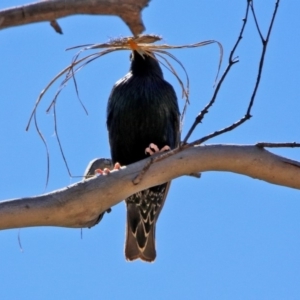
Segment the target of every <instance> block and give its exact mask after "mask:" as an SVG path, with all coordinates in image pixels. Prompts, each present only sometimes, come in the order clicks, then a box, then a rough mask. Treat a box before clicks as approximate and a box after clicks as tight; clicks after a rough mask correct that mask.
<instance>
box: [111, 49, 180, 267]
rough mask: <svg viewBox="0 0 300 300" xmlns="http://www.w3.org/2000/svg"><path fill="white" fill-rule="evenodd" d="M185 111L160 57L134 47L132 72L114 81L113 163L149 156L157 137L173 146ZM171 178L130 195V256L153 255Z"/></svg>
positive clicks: (160, 142) (162, 143)
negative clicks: (180, 118) (146, 150)
mask: <svg viewBox="0 0 300 300" xmlns="http://www.w3.org/2000/svg"><path fill="white" fill-rule="evenodd" d="M179 117H180V114H179V109H178V103H177V97H176V94H175V91H174V89H173V87H172V86H171V85H170V84H169V83H168V82H166V81H165V80H164V79H163V73H162V70H161V68H160V66H159V63H158V62H157V61H156V60H155V59H154V58H152V57H150V56H148V55H146V54H144V55H143V56H141V55H140V54H139V53H138V52H136V51H133V53H132V55H131V67H130V71H129V73H128V74H127V75H126V76H125V77H123V78H122V79H120V80H119V81H118V82H117V83H116V84H115V85H114V87H113V90H112V92H111V95H110V97H109V101H108V106H107V127H108V132H109V142H110V148H111V156H112V160H113V163H116V162H119V163H120V164H121V165H128V164H131V163H134V162H136V161H139V160H141V159H144V158H146V157H147V155H146V154H145V149H146V148H147V147H148V146H149V144H150V143H154V144H156V145H157V146H158V148H159V149H161V148H162V147H164V146H166V145H168V146H170V148H171V149H174V148H176V147H177V146H178V144H179V140H180V137H179V136H180V120H179ZM169 185H170V183H169V182H168V183H164V184H162V185H159V186H155V187H152V188H149V189H147V190H144V191H141V192H139V193H136V194H134V195H132V196H130V197H128V198H127V199H126V200H125V201H126V206H127V231H126V232H127V233H126V245H125V256H126V259H128V260H134V259H137V258H140V259H142V260H145V261H153V260H154V259H155V257H156V251H155V223H156V221H157V218H158V216H159V213H160V211H161V209H162V207H163V205H164V201H165V198H166V195H167V192H168V189H169Z"/></svg>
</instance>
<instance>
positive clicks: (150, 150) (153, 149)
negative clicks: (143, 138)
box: [145, 143, 171, 155]
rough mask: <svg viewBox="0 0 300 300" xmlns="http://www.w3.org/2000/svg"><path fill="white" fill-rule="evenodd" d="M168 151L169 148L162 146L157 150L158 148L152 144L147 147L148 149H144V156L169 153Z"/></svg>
mask: <svg viewBox="0 0 300 300" xmlns="http://www.w3.org/2000/svg"><path fill="white" fill-rule="evenodd" d="M169 150H171V148H170V147H169V146H167V145H166V146H164V147H162V148H161V149H160V150H159V148H158V147H157V146H156V145H155V144H153V143H151V144H150V145H149V147H147V148H146V149H145V154H147V153H148V154H149V155H153V154H155V153H157V152H164V151H169Z"/></svg>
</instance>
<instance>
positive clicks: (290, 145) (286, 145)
mask: <svg viewBox="0 0 300 300" xmlns="http://www.w3.org/2000/svg"><path fill="white" fill-rule="evenodd" d="M255 146H257V147H259V148H296V147H300V143H296V142H292V143H266V142H259V143H257V144H256V145H255Z"/></svg>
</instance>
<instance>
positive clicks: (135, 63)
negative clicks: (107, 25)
mask: <svg viewBox="0 0 300 300" xmlns="http://www.w3.org/2000/svg"><path fill="white" fill-rule="evenodd" d="M130 47H131V49H132V52H131V54H130V60H131V66H130V71H131V72H132V74H133V75H139V76H142V75H145V76H147V75H153V74H155V75H158V76H160V77H163V73H162V70H161V68H160V66H159V62H158V60H157V58H156V57H155V55H154V53H153V52H151V51H147V50H145V49H141V48H140V47H139V46H138V45H137V44H136V43H135V42H132V43H130Z"/></svg>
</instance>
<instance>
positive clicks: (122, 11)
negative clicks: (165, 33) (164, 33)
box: [0, 0, 149, 35]
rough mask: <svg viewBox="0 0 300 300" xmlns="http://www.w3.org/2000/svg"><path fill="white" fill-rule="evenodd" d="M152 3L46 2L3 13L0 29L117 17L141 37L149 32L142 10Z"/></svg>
mask: <svg viewBox="0 0 300 300" xmlns="http://www.w3.org/2000/svg"><path fill="white" fill-rule="evenodd" d="M148 2H149V0H51V1H50V0H48V1H47V0H44V1H39V2H35V3H31V4H27V5H23V6H17V7H11V8H7V9H4V10H0V29H4V28H8V27H13V26H18V25H24V24H30V23H35V22H43V21H49V22H51V21H53V20H56V19H59V18H63V17H67V16H71V15H78V14H87V15H115V16H119V17H120V18H121V19H122V20H123V21H124V22H125V23H126V24H127V25H128V27H129V28H130V30H131V32H132V33H133V34H134V35H137V34H140V33H142V32H143V31H144V30H145V27H144V25H143V22H142V18H141V11H142V10H143V8H144V7H146V6H147V5H148ZM75 30H76V29H75ZM99 30H101V28H99Z"/></svg>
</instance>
